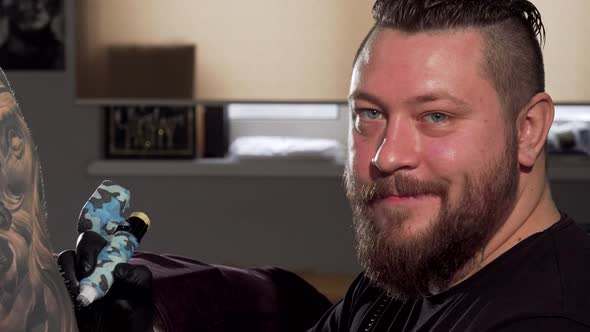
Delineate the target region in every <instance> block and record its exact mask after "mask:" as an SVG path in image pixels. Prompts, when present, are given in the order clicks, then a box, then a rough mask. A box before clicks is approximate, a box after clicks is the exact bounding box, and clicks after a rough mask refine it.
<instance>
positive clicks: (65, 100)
mask: <svg viewBox="0 0 590 332" xmlns="http://www.w3.org/2000/svg"><path fill="white" fill-rule="evenodd" d="M533 2H534V3H535V4H536V5H538V7H539V9H540V11H541V13H542V15H543V19H544V22H545V27H546V30H547V41H546V46H545V49H544V53H545V61H546V71H547V91H548V92H549V93H550V94H551V95H552V97H553V98H554V101H555V102H556V103H557V104H558V105H559V107H558V112H559V113H558V114H559V117H558V119H557V120H558V123H557V124H556V126H555V128H553V129H552V135H551V137H550V138H551V142H550V149H551V151H552V155H551V158H550V166H549V174H550V178H551V182H552V186H553V192H554V196H555V198H556V200H557V202H558V203H559V205H560V207H561V208H562V209H564V210H565V211H567V212H568V213H569V214H570V215H572V216H573V217H574V218H575V219H577V220H578V222H580V223H581V224H583V225H585V224H584V223H586V222H588V223H590V210H589V209H588V208H587V207H586V206H587V197H590V161H589V159H590V158H589V157H588V153H590V143H589V141H590V138H589V134H588V131H589V125H590V106H588V105H590V61H588V59H590V37H589V36H588V35H587V31H590V23H589V22H588V21H587V20H586V19H585V16H584V15H585V13H588V12H590V2H588V1H587V0H568V1H562V2H559V3H557V2H555V1H551V0H534V1H533ZM2 3H3V11H2V18H1V20H2V23H1V24H0V26H1V27H0V30H1V31H0V40H2V41H3V42H2V45H3V46H2V48H0V59H6V60H4V62H2V61H0V64H3V67H4V70H5V71H6V74H7V76H8V79H9V80H10V82H11V84H12V87H13V89H14V90H15V93H16V96H17V100H18V101H19V103H20V106H21V108H22V110H23V113H24V115H25V118H26V120H27V122H28V124H29V126H30V127H31V129H32V132H33V136H34V139H35V140H36V142H37V144H38V150H39V154H40V157H41V161H42V165H43V171H44V175H45V190H46V196H47V205H48V212H49V231H50V234H51V238H52V241H53V244H54V249H55V251H58V252H59V251H61V250H64V249H68V248H72V247H73V246H74V245H75V240H76V237H77V233H76V223H77V219H78V214H79V212H80V209H81V207H82V205H83V204H84V203H85V201H86V199H87V198H88V197H89V196H90V194H91V193H92V192H93V191H94V189H95V188H96V186H98V185H99V184H100V182H101V181H102V180H103V179H110V180H113V181H115V182H117V183H119V184H121V185H123V186H125V187H127V188H129V189H130V190H131V192H132V199H131V209H132V210H141V211H144V212H146V213H147V214H148V215H149V216H150V217H151V219H152V225H153V227H152V229H151V230H150V232H149V233H148V234H147V235H146V237H145V238H144V240H143V242H142V246H141V249H142V250H144V251H152V252H157V253H174V254H179V255H185V256H189V257H192V258H195V259H199V260H203V261H206V262H210V263H219V264H230V265H235V266H252V265H279V266H282V267H285V268H287V269H289V270H293V271H296V272H298V273H300V274H301V275H303V276H305V277H306V278H307V279H308V280H310V281H312V282H314V283H315V284H316V285H319V286H320V288H321V289H322V290H323V291H324V292H325V293H328V295H329V296H331V297H332V298H337V297H338V296H340V295H339V294H340V293H341V291H342V289H344V288H345V287H346V284H347V283H348V282H349V280H350V278H352V277H353V276H354V275H355V274H356V273H357V272H358V271H359V267H358V265H357V263H356V259H355V255H354V250H353V236H352V230H351V226H350V223H351V215H350V211H349V208H348V205H347V202H346V199H345V197H344V191H343V188H342V184H341V173H342V165H343V160H344V158H345V156H344V154H345V147H346V136H347V133H346V130H347V127H348V110H347V108H346V96H347V92H348V83H349V75H350V71H351V65H352V60H353V57H354V54H355V51H356V49H357V47H358V45H359V43H360V42H361V40H362V38H363V37H364V35H365V34H366V32H367V31H368V29H369V28H370V26H371V22H372V21H371V17H370V8H371V5H372V4H371V2H370V1H368V0H360V1H359V0H322V1H317V0H299V1H286V0H272V1H271V0H252V1H238V0H230V1H214V0H169V1H165V2H164V1H158V0H126V1H115V0H100V1H96V0H78V1H73V0H25V1H18V2H17V1H3V2H2ZM562 13H567V15H560V14H562ZM19 22H20V23H19ZM22 22H28V23H27V24H23V23H22ZM14 43H17V44H18V45H25V46H26V45H29V47H24V49H25V50H26V51H27V52H25V53H22V52H21V51H22V49H23V48H22V47H21V48H16V51H14V50H15V48H14V47H13V45H14ZM40 46H42V48H41V49H39V47H40ZM15 52H16V53H15ZM19 52H21V53H19ZM21 60H22V61H21ZM4 64H6V65H4ZM245 138H246V139H245Z"/></svg>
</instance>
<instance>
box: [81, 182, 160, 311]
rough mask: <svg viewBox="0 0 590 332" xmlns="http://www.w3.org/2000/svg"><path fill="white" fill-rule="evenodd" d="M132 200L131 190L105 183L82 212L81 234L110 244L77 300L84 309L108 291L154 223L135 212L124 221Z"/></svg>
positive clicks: (84, 281) (99, 258) (102, 252)
mask: <svg viewBox="0 0 590 332" xmlns="http://www.w3.org/2000/svg"><path fill="white" fill-rule="evenodd" d="M130 197H131V195H130V192H129V190H127V189H125V188H123V187H121V186H119V185H116V184H114V183H113V182H111V181H108V180H107V181H103V182H102V183H101V184H100V186H99V187H98V188H97V189H96V190H95V192H94V193H93V194H92V196H91V197H90V199H89V200H88V202H86V204H85V205H84V207H83V208H82V211H81V212H80V218H79V220H78V232H79V233H83V232H85V231H93V232H96V233H98V234H99V235H101V236H102V237H103V238H104V239H105V240H106V241H107V244H106V245H105V247H104V248H102V250H101V251H100V252H99V253H98V257H97V262H96V267H95V269H94V271H93V273H92V274H91V275H90V276H88V277H86V278H84V279H82V280H80V294H79V295H78V298H77V301H78V304H79V305H81V306H87V305H89V304H90V303H92V302H93V301H95V300H96V299H100V298H102V297H103V296H104V295H105V294H106V293H107V292H108V290H109V289H110V287H111V285H112V284H113V271H114V269H115V266H116V265H117V264H119V263H125V262H127V261H129V258H131V256H132V255H133V252H134V251H135V249H136V248H137V246H138V245H139V241H141V238H142V237H143V235H144V234H145V233H146V231H147V229H148V228H149V225H150V220H149V218H148V217H147V215H145V214H144V213H141V212H135V213H133V214H131V215H130V217H129V218H127V219H124V218H123V215H124V213H125V211H126V210H127V209H128V207H129V200H130Z"/></svg>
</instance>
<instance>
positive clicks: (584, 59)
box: [533, 0, 590, 103]
mask: <svg viewBox="0 0 590 332" xmlns="http://www.w3.org/2000/svg"><path fill="white" fill-rule="evenodd" d="M533 3H534V4H535V5H537V7H538V8H539V11H540V12H541V17H542V18H543V22H544V24H545V30H546V32H547V42H546V44H545V48H544V50H543V53H544V55H545V68H546V72H547V75H546V76H547V77H546V78H547V79H546V81H547V92H549V94H551V96H552V97H553V99H554V100H555V101H556V102H580V103H581V102H584V103H590V35H589V33H590V20H588V15H589V14H590V1H589V0H559V1H556V0H533Z"/></svg>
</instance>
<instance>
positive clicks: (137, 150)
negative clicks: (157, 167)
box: [102, 105, 197, 159]
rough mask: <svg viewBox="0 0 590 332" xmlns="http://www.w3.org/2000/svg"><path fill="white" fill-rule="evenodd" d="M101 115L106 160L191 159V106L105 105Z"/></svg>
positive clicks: (193, 132) (193, 118) (193, 130)
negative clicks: (103, 115)
mask: <svg viewBox="0 0 590 332" xmlns="http://www.w3.org/2000/svg"><path fill="white" fill-rule="evenodd" d="M102 108H103V111H104V113H105V131H104V137H105V141H104V146H105V158H106V159H194V158H196V157H197V151H196V150H197V148H196V136H197V135H196V109H195V106H194V105H181V106H162V105H109V106H103V107H102Z"/></svg>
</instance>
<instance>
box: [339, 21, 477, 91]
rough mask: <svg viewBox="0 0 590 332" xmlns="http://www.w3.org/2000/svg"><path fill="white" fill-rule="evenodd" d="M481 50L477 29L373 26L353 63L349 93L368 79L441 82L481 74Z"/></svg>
mask: <svg viewBox="0 0 590 332" xmlns="http://www.w3.org/2000/svg"><path fill="white" fill-rule="evenodd" d="M482 50H483V38H482V34H481V32H480V31H479V30H476V29H461V30H459V29H455V30H445V31H432V32H431V31H428V32H419V33H407V32H403V31H400V30H396V29H391V28H380V29H376V30H375V31H374V33H373V34H372V35H371V36H369V38H367V43H366V45H365V47H364V49H363V50H362V51H361V52H359V55H358V58H357V61H356V62H355V64H354V67H353V72H352V77H351V92H352V89H353V88H354V87H356V86H358V85H359V84H360V83H361V81H366V80H367V79H369V80H373V79H401V80H406V79H419V78H421V77H422V78H424V79H427V78H428V77H431V78H436V79H440V80H443V81H444V80H447V79H453V76H474V75H477V76H481V73H482V68H483V67H482V62H483V52H482ZM365 83H366V82H365Z"/></svg>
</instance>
